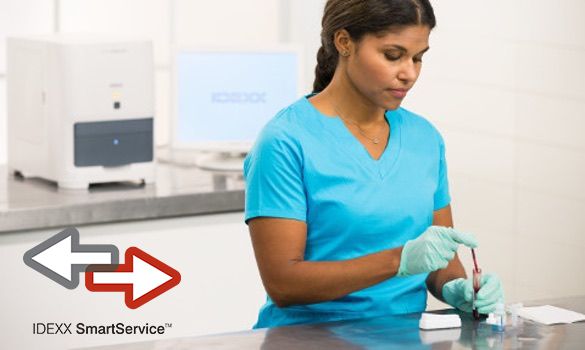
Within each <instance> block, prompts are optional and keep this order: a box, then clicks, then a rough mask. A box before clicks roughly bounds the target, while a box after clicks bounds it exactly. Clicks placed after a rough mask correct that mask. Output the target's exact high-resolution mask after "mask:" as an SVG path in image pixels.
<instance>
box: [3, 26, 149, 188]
mask: <svg viewBox="0 0 585 350" xmlns="http://www.w3.org/2000/svg"><path fill="white" fill-rule="evenodd" d="M6 51H7V62H6V65H7V66H6V74H7V75H6V79H7V106H8V109H7V117H8V118H7V123H8V125H7V131H8V133H7V134H8V168H9V170H10V171H11V172H14V173H20V174H21V175H22V176H24V177H25V178H27V177H41V178H44V179H48V180H51V181H55V182H56V183H57V184H58V186H59V187H62V188H71V189H84V188H88V187H89V185H90V184H92V183H104V182H118V181H142V182H144V183H152V182H153V181H154V171H155V169H154V83H153V80H154V67H153V49H152V43H151V42H150V41H149V40H136V39H132V40H122V39H111V38H107V39H103V38H97V37H89V36H85V35H84V36H81V35H53V36H43V37H30V38H8V39H7V49H6Z"/></svg>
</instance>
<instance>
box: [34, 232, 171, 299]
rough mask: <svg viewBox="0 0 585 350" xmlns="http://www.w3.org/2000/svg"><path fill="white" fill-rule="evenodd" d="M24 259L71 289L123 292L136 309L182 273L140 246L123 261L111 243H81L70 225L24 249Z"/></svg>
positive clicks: (161, 291)
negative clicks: (82, 283) (81, 283)
mask: <svg viewBox="0 0 585 350" xmlns="http://www.w3.org/2000/svg"><path fill="white" fill-rule="evenodd" d="M23 260H24V263H25V264H26V265H28V266H29V267H31V268H32V269H34V270H35V271H37V272H40V273H41V274H43V275H45V276H46V277H48V278H50V279H52V280H53V281H55V282H57V283H58V284H60V285H62V286H63V287H65V288H68V289H75V288H77V286H78V285H79V275H80V274H81V273H84V277H85V287H86V288H87V289H88V290H89V291H92V292H123V293H124V300H125V303H126V306H128V307H129V308H131V309H136V308H138V307H140V306H142V305H144V304H146V303H147V302H149V301H151V300H153V299H154V298H156V297H158V296H159V295H161V294H163V293H164V292H166V291H168V290H169V289H171V288H173V287H175V286H176V285H178V284H179V282H180V281H181V274H180V273H179V272H178V271H177V270H175V269H173V268H172V267H170V266H168V265H167V264H165V263H163V262H162V261H160V260H158V259H156V258H155V257H153V256H152V255H149V254H148V253H146V252H144V251H142V250H141V249H139V248H137V247H130V248H128V249H126V252H125V254H124V263H123V264H121V263H120V262H119V253H118V248H117V247H116V246H114V245H111V244H83V245H81V244H79V231H77V229H76V228H74V227H69V228H67V229H65V230H63V231H61V232H59V233H58V234H56V235H54V236H52V237H51V238H49V239H47V240H46V241H44V242H42V243H40V244H39V245H37V246H35V247H33V248H32V249H30V250H28V251H27V252H26V253H24V258H23Z"/></svg>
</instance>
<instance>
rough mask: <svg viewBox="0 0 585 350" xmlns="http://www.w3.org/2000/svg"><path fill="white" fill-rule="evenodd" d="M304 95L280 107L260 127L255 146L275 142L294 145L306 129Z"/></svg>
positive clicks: (268, 144)
mask: <svg viewBox="0 0 585 350" xmlns="http://www.w3.org/2000/svg"><path fill="white" fill-rule="evenodd" d="M303 99H305V98H304V97H303V98H301V99H299V100H297V101H295V102H293V103H292V104H290V105H288V106H287V107H285V108H283V109H281V110H280V111H279V112H278V113H276V115H275V116H274V117H272V119H270V120H269V121H268V123H266V125H265V126H264V127H263V128H262V130H261V132H260V134H259V135H258V138H257V140H256V146H257V147H261V146H264V147H267V146H270V145H275V144H289V145H296V144H298V143H299V142H300V139H301V138H302V135H303V133H304V132H305V131H306V129H305V127H306V121H307V119H308V118H307V117H306V113H305V112H306V111H305V109H306V106H305V103H306V101H304V100H303Z"/></svg>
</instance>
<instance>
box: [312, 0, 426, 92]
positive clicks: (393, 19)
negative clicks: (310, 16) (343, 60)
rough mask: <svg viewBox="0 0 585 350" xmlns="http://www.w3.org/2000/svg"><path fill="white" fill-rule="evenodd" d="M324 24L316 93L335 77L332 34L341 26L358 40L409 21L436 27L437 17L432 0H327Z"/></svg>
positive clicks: (317, 68) (352, 37)
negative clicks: (430, 0)
mask: <svg viewBox="0 0 585 350" xmlns="http://www.w3.org/2000/svg"><path fill="white" fill-rule="evenodd" d="M321 24H322V30H321V47H320V48H319V51H317V67H316V68H315V82H314V83H313V92H314V93H317V92H320V91H322V90H323V89H325V88H326V87H327V85H329V83H330V82H331V79H333V74H334V73H335V69H336V68H337V61H338V59H339V54H338V52H337V49H336V47H335V44H334V42H333V38H334V34H335V33H336V32H337V31H338V30H341V29H345V30H347V32H348V33H349V35H350V37H351V39H352V40H353V41H354V42H358V41H360V39H362V37H363V36H364V35H366V34H382V33H384V32H386V31H388V30H390V29H392V28H399V27H404V26H408V25H426V26H428V27H429V28H430V29H433V28H434V27H435V25H436V21H435V14H434V12H433V7H432V6H431V4H430V2H429V0H327V3H326V4H325V12H324V14H323V20H322V22H321Z"/></svg>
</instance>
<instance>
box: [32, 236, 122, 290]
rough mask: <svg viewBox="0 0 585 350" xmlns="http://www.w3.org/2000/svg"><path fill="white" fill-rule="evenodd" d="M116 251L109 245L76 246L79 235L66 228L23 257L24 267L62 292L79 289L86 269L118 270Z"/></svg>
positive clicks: (116, 249)
mask: <svg viewBox="0 0 585 350" xmlns="http://www.w3.org/2000/svg"><path fill="white" fill-rule="evenodd" d="M118 258H119V253H118V248H117V247H116V246H114V245H111V244H84V245H80V244H79V232H78V231H77V229H76V228H74V227H69V228H67V229H65V230H63V231H61V232H59V233H57V234H56V235H54V236H53V237H51V238H49V239H47V240H46V241H44V242H42V243H40V244H39V245H37V246H36V247H34V248H32V249H30V250H28V251H27V252H26V253H24V257H23V260H24V263H25V264H26V265H28V266H29V267H31V268H32V269H34V270H36V271H38V272H40V273H42V274H43V275H45V276H47V277H49V278H50V279H52V280H53V281H55V282H57V283H59V284H60V285H62V286H63V287H65V288H68V289H75V288H76V287H77V286H78V285H79V274H80V273H81V272H85V269H86V268H87V266H88V265H93V264H101V265H111V266H109V268H111V270H115V269H116V267H117V266H118Z"/></svg>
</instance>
